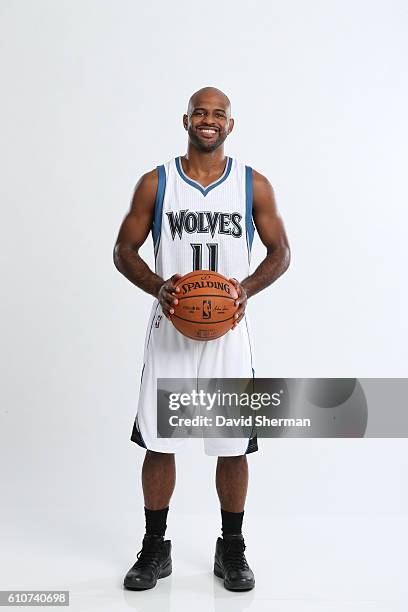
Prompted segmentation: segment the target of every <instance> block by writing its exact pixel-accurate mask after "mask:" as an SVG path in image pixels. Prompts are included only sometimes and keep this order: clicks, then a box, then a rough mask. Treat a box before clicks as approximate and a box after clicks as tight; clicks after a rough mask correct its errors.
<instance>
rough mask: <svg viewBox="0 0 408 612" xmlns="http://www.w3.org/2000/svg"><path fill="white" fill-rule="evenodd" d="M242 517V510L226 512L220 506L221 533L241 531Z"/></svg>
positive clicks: (227, 533)
mask: <svg viewBox="0 0 408 612" xmlns="http://www.w3.org/2000/svg"><path fill="white" fill-rule="evenodd" d="M243 518H244V511H242V512H227V511H226V510H223V509H222V508H221V519H222V529H221V531H222V535H223V536H225V535H229V534H232V533H242V520H243Z"/></svg>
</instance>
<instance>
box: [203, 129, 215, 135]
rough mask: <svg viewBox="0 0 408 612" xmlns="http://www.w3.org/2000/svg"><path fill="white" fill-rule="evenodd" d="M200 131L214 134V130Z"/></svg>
mask: <svg viewBox="0 0 408 612" xmlns="http://www.w3.org/2000/svg"><path fill="white" fill-rule="evenodd" d="M201 131H202V132H205V133H206V134H215V130H204V129H201Z"/></svg>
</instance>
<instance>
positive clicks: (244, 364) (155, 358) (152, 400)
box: [131, 300, 258, 456]
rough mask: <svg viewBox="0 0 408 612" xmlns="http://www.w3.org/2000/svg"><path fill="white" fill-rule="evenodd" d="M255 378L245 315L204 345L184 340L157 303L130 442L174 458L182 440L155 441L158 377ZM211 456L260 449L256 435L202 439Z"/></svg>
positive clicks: (153, 308)
mask: <svg viewBox="0 0 408 612" xmlns="http://www.w3.org/2000/svg"><path fill="white" fill-rule="evenodd" d="M253 376H254V361H253V351H252V345H251V336H250V324H249V319H248V314H247V313H246V314H245V316H244V318H243V319H242V321H241V322H240V323H239V324H238V325H237V327H236V328H235V329H234V330H230V331H229V332H227V333H226V334H225V335H224V336H222V337H221V338H217V339H216V340H210V341H208V342H202V341H198V340H191V339H190V338H186V337H185V336H183V335H182V334H181V333H180V332H179V331H177V329H176V328H175V327H174V325H173V324H172V322H171V321H169V320H168V319H167V318H166V317H165V316H164V314H163V312H162V309H161V306H160V304H159V302H158V300H155V301H154V303H153V306H152V311H151V314H150V318H149V323H148V326H147V330H146V339H145V347H144V363H143V369H142V377H141V383H140V394H139V403H138V408H137V414H136V418H135V422H134V425H133V431H132V435H131V440H132V442H135V443H136V444H138V445H139V446H141V447H143V448H146V449H148V450H152V451H156V452H161V453H175V452H176V451H177V450H178V449H180V448H181V447H182V446H183V445H184V444H185V442H186V440H187V439H186V438H160V437H158V436H157V379H158V378H249V379H251V378H252V377H253ZM203 442H204V450H205V453H206V454H207V455H212V456H237V455H244V454H248V453H252V452H254V451H257V450H258V442H257V436H256V433H255V432H254V431H253V432H252V434H251V437H250V438H203Z"/></svg>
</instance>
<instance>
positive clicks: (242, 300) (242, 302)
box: [228, 278, 248, 329]
mask: <svg viewBox="0 0 408 612" xmlns="http://www.w3.org/2000/svg"><path fill="white" fill-rule="evenodd" d="M228 280H229V281H230V283H232V284H233V285H234V287H235V289H236V290H237V293H238V298H237V299H236V300H235V306H238V310H237V312H236V313H235V315H234V323H233V325H232V327H231V329H235V328H236V326H237V325H238V323H240V322H241V321H242V319H243V317H244V314H245V308H246V305H247V301H248V296H247V292H246V291H245V289H244V287H243V286H242V285H241V283H239V282H238V281H237V279H236V278H229V279H228Z"/></svg>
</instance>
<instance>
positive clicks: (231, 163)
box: [152, 157, 254, 281]
mask: <svg viewBox="0 0 408 612" xmlns="http://www.w3.org/2000/svg"><path fill="white" fill-rule="evenodd" d="M157 170H158V189H157V196H156V204H155V215H154V223H153V229H152V234H153V242H154V250H155V260H156V274H158V275H159V276H161V277H162V278H164V279H167V278H170V277H171V276H172V275H173V274H176V273H179V274H181V275H184V274H187V273H188V272H192V271H193V270H213V271H215V272H219V273H220V274H223V275H224V276H226V277H227V278H230V277H234V278H237V279H238V280H239V281H241V280H243V279H244V278H245V277H246V276H248V275H249V265H250V252H251V245H252V239H253V235H254V225H253V222H252V168H250V167H249V166H245V165H244V164H243V163H240V162H238V161H237V160H236V159H233V158H231V157H227V158H226V166H225V170H224V172H223V174H222V176H221V177H220V178H219V179H218V180H217V181H215V182H214V183H211V184H210V185H208V186H207V187H203V186H202V185H201V184H200V183H198V182H197V181H194V180H192V179H191V178H189V177H188V176H187V175H186V174H185V173H184V171H183V167H182V165H181V160H180V157H176V158H175V159H171V160H170V161H168V162H167V163H166V164H164V165H162V166H158V167H157Z"/></svg>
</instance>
